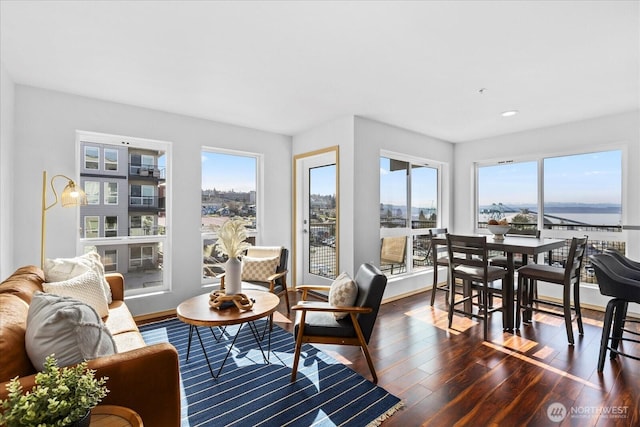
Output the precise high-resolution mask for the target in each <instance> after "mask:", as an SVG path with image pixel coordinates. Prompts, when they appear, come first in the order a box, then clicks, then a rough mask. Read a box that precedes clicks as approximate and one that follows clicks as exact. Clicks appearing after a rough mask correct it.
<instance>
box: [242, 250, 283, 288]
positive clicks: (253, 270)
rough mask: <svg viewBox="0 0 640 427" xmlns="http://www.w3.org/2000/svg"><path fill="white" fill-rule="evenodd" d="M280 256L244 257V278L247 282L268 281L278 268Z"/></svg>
mask: <svg viewBox="0 0 640 427" xmlns="http://www.w3.org/2000/svg"><path fill="white" fill-rule="evenodd" d="M278 262H279V259H278V257H271V258H253V257H248V256H245V257H243V258H242V280H246V281H247V282H252V281H253V282H267V281H268V280H267V278H268V277H269V276H271V275H272V274H274V273H275V272H276V270H277V269H278Z"/></svg>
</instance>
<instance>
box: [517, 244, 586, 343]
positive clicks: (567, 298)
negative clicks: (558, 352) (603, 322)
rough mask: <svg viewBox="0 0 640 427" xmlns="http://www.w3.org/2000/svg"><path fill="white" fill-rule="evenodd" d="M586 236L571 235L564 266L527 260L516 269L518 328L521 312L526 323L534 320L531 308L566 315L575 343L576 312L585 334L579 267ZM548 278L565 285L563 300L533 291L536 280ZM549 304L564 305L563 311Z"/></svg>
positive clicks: (567, 327)
mask: <svg viewBox="0 0 640 427" xmlns="http://www.w3.org/2000/svg"><path fill="white" fill-rule="evenodd" d="M587 239H588V238H587V236H584V237H574V238H572V239H571V246H570V248H569V255H568V257H567V259H566V260H565V262H564V267H555V266H551V265H546V264H527V265H525V266H522V267H520V268H519V269H518V270H517V274H518V291H517V294H518V295H517V298H516V300H517V303H516V325H515V327H516V329H518V328H519V327H520V316H521V315H522V320H523V322H525V323H530V322H531V320H532V312H533V311H538V312H542V313H546V314H550V315H553V316H560V317H564V321H565V327H566V329H567V339H568V340H569V344H571V345H574V343H575V341H574V339H573V327H572V320H573V319H572V317H573V316H572V314H571V312H572V311H573V312H575V320H576V321H577V323H578V331H579V333H580V335H584V330H583V327H582V312H581V310H580V270H581V269H582V260H583V258H584V254H585V252H586V248H587ZM538 281H540V282H545V283H552V284H555V285H560V286H562V287H563V292H562V303H558V302H556V301H551V300H546V299H543V298H541V297H540V296H536V295H534V289H535V287H536V283H537V282H538ZM571 288H573V304H572V302H571ZM540 305H543V306H549V307H556V308H561V309H562V312H561V313H560V312H558V311H552V310H550V309H546V308H543V307H541V306H540Z"/></svg>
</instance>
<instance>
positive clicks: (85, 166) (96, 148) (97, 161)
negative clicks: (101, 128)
mask: <svg viewBox="0 0 640 427" xmlns="http://www.w3.org/2000/svg"><path fill="white" fill-rule="evenodd" d="M88 150H97V151H98V158H97V159H96V163H97V166H98V167H97V168H96V169H93V168H88V167H87V162H88V160H87V151H88ZM83 155H84V158H83V162H84V168H85V169H86V170H100V148H99V147H93V146H89V147H84V153H83ZM91 162H93V160H91Z"/></svg>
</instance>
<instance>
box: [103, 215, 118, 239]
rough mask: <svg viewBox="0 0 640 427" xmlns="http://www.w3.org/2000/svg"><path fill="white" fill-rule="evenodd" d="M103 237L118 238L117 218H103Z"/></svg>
mask: <svg viewBox="0 0 640 427" xmlns="http://www.w3.org/2000/svg"><path fill="white" fill-rule="evenodd" d="M104 237H118V217H117V216H105V217H104Z"/></svg>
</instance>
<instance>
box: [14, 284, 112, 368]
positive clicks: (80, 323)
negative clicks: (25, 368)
mask: <svg viewBox="0 0 640 427" xmlns="http://www.w3.org/2000/svg"><path fill="white" fill-rule="evenodd" d="M25 347H26V349H27V354H28V355H29V359H30V360H31V363H32V364H33V366H34V367H35V368H36V369H37V370H39V371H41V370H42V369H43V368H44V361H45V358H46V357H47V356H49V355H51V354H54V355H55V358H56V360H57V361H58V365H59V366H60V367H62V366H69V365H74V364H76V363H80V362H82V361H85V360H90V359H95V358H96V357H102V356H108V355H111V354H114V353H116V343H115V342H114V341H113V337H112V336H111V333H110V332H109V330H108V329H107V328H106V327H105V325H104V323H103V322H102V319H100V316H98V313H96V311H95V310H94V309H93V308H91V307H90V306H89V305H87V304H84V303H82V302H80V301H78V300H76V299H73V298H68V297H61V296H58V295H52V294H47V293H44V292H36V293H35V294H34V295H33V298H32V300H31V304H30V305H29V313H28V315H27V330H26V333H25Z"/></svg>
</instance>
